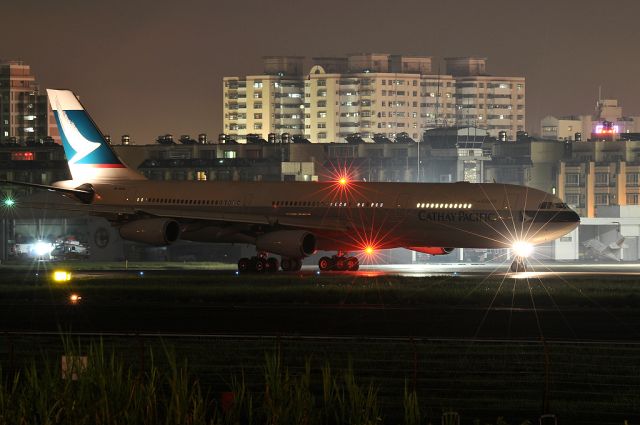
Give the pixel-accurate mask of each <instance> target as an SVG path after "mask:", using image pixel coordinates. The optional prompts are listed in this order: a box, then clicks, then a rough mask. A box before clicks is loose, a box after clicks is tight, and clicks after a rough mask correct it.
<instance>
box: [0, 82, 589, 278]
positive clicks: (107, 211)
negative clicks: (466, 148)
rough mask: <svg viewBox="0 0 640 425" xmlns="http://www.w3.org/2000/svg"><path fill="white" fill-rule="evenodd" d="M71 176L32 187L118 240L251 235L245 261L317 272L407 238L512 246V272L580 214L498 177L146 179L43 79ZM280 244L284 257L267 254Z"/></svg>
mask: <svg viewBox="0 0 640 425" xmlns="http://www.w3.org/2000/svg"><path fill="white" fill-rule="evenodd" d="M47 94H48V97H49V101H50V103H51V108H52V109H53V112H54V115H55V118H56V122H57V125H58V129H59V130H60V136H61V139H62V144H63V147H64V151H65V155H66V157H67V160H68V165H69V169H70V172H71V176H72V180H65V181H59V182H55V183H53V184H52V185H40V184H33V183H26V182H15V181H4V182H3V183H8V184H14V185H23V186H30V187H34V188H39V189H46V190H50V191H55V192H58V193H61V194H63V195H64V196H66V197H68V198H71V199H73V200H74V201H75V202H74V203H73V205H71V206H69V205H56V206H54V207H53V208H56V209H74V210H80V211H84V212H86V213H87V214H90V215H94V216H100V217H104V218H105V219H107V220H108V221H109V222H110V223H111V224H112V225H113V226H116V227H117V228H118V229H119V233H120V236H121V237H122V238H123V239H125V240H130V241H136V242H141V243H146V244H151V245H169V244H172V243H174V242H176V241H177V240H187V241H198V242H219V243H242V244H252V245H255V247H256V255H255V256H253V257H251V258H241V259H239V261H238V270H239V271H240V272H245V271H255V272H274V271H277V270H279V269H282V270H283V271H298V270H300V268H301V266H302V260H303V259H304V258H305V257H308V256H310V255H311V254H313V253H315V252H316V251H318V250H322V251H333V252H336V254H335V255H332V256H324V257H322V258H321V259H320V261H319V263H318V267H319V269H320V270H322V271H331V270H333V271H349V270H358V268H359V266H360V259H359V257H358V255H349V253H352V254H353V253H364V254H365V255H368V254H372V253H373V252H374V251H378V250H382V249H390V248H398V247H401V248H407V249H411V250H414V251H418V252H423V253H427V254H431V255H445V254H449V253H450V252H451V251H452V250H453V249H454V248H511V249H512V252H513V262H512V264H511V267H510V270H511V271H513V272H519V271H524V270H525V269H526V264H525V258H526V257H527V256H528V254H530V252H531V249H532V246H533V245H536V244H540V243H543V242H548V241H552V240H554V239H557V238H559V237H561V236H563V235H565V234H567V233H569V232H570V231H571V230H573V229H574V228H575V227H576V226H578V224H579V222H580V218H579V216H578V214H576V213H575V212H574V211H573V210H571V209H570V208H569V207H568V206H567V205H566V204H565V203H564V202H563V201H562V200H561V199H560V198H558V197H556V196H554V195H551V194H549V193H545V192H543V191H541V190H537V189H533V188H529V187H525V186H517V185H510V184H498V183H466V182H457V183H378V182H360V181H352V180H351V179H350V178H349V176H348V175H347V174H345V173H341V174H339V175H338V176H336V178H335V179H333V181H325V182H239V181H234V182H218V181H153V180H148V179H147V178H146V177H145V176H143V175H141V174H140V173H138V172H137V171H135V170H133V169H131V168H129V167H128V166H127V165H125V164H124V163H123V162H122V161H121V160H120V159H119V158H118V156H117V155H116V154H115V152H114V151H113V150H112V149H111V147H110V145H109V143H108V142H107V141H106V140H105V138H104V136H103V134H102V133H101V132H100V130H99V129H98V127H97V125H96V124H95V123H94V121H93V120H92V119H91V117H90V116H89V114H88V113H87V112H86V110H85V108H84V107H83V106H82V104H81V103H80V101H79V100H78V98H77V97H76V96H75V94H74V93H73V92H72V91H70V90H53V89H48V90H47ZM274 254H275V255H279V256H281V260H280V261H278V259H277V258H276V257H273V256H270V255H274Z"/></svg>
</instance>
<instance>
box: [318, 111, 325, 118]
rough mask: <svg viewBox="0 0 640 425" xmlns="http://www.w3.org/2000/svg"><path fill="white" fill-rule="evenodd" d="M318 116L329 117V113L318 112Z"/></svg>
mask: <svg viewBox="0 0 640 425" xmlns="http://www.w3.org/2000/svg"><path fill="white" fill-rule="evenodd" d="M318 118H327V113H326V112H324V111H322V112H318Z"/></svg>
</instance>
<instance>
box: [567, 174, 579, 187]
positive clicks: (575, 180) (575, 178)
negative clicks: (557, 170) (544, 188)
mask: <svg viewBox="0 0 640 425" xmlns="http://www.w3.org/2000/svg"><path fill="white" fill-rule="evenodd" d="M565 183H566V184H567V186H579V185H580V174H578V173H571V174H567V175H566V177H565Z"/></svg>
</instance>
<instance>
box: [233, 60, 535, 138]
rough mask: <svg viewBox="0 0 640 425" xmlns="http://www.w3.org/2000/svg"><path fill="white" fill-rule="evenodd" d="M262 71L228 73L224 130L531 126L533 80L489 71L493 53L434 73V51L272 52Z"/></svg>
mask: <svg viewBox="0 0 640 425" xmlns="http://www.w3.org/2000/svg"><path fill="white" fill-rule="evenodd" d="M264 59H265V69H264V73H263V74H262V75H253V76H252V75H248V76H244V77H225V78H224V99H223V102H224V120H223V121H224V122H223V124H224V133H226V134H228V135H229V136H230V137H231V138H233V139H236V140H244V139H246V137H247V135H249V134H256V135H259V136H260V137H261V138H263V139H268V138H269V134H270V133H272V134H275V135H276V136H277V135H280V134H282V133H290V134H291V135H301V136H304V137H305V138H307V139H309V140H311V141H312V142H339V141H344V138H345V137H347V136H350V135H354V134H358V135H359V136H360V137H361V138H363V139H365V140H366V139H370V138H373V137H374V136H378V137H380V136H381V137H387V138H390V139H393V138H394V137H396V136H397V135H399V134H401V133H406V135H408V136H409V137H411V138H413V139H414V140H417V139H419V138H420V137H422V133H423V132H424V131H425V130H427V129H431V128H437V127H447V126H473V127H478V128H482V129H485V130H487V131H488V133H489V135H491V136H494V137H497V136H498V135H499V134H500V132H505V133H504V135H505V136H506V137H507V138H509V139H510V140H513V139H515V136H516V133H517V132H518V131H524V128H525V127H524V126H525V80H524V78H523V77H493V76H489V75H487V74H486V73H485V68H486V59H485V58H447V59H446V64H447V65H446V72H445V73H440V72H439V69H438V71H435V72H434V69H433V66H432V62H433V60H432V58H431V57H429V56H401V55H390V54H386V53H363V54H351V55H348V56H347V57H320V58H312V60H311V66H310V67H309V72H308V73H306V74H303V73H302V69H303V66H304V58H302V57H298V56H294V57H290V56H285V57H278V56H269V57H266V58H264Z"/></svg>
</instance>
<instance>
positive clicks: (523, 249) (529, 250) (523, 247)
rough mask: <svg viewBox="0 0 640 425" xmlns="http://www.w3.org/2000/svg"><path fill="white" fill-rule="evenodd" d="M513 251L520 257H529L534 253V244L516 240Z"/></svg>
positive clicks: (512, 246) (512, 247)
mask: <svg viewBox="0 0 640 425" xmlns="http://www.w3.org/2000/svg"><path fill="white" fill-rule="evenodd" d="M511 249H512V250H513V253H514V254H515V255H516V256H518V257H524V258H527V257H528V256H530V255H531V254H533V245H532V244H530V243H529V242H525V241H516V242H514V243H513V245H511Z"/></svg>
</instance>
